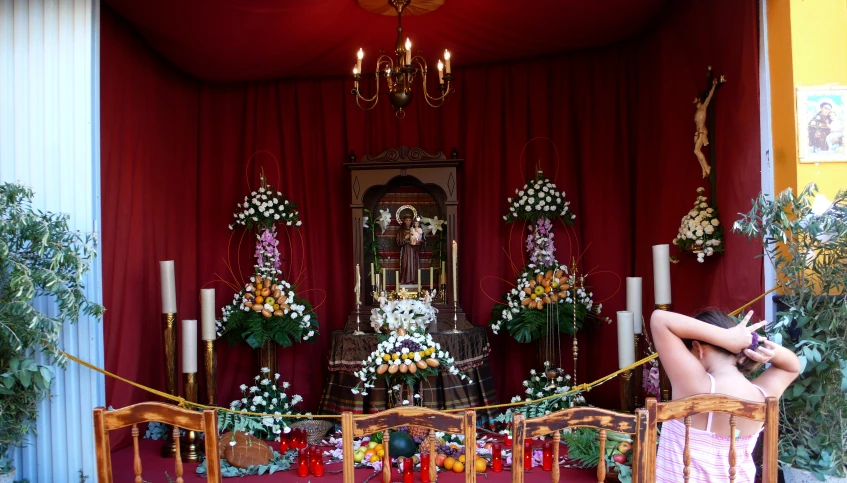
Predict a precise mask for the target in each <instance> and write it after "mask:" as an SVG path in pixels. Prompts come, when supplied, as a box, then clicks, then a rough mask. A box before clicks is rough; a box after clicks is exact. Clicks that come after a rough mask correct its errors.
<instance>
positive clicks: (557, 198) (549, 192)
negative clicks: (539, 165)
mask: <svg viewBox="0 0 847 483" xmlns="http://www.w3.org/2000/svg"><path fill="white" fill-rule="evenodd" d="M515 195H516V196H515V197H514V198H508V202H509V213H508V214H506V215H504V216H503V219H504V220H506V223H513V222H515V221H518V220H527V221H530V222H533V223H534V222H535V221H536V220H538V219H539V218H547V219H550V220H552V219H555V218H557V217H559V218H561V219H562V221H564V222H565V223H567V224H571V223H573V220H574V219H575V218H576V215H575V214H573V213H571V211H570V204H571V203H570V201H565V192H564V191H559V189H558V188H556V184H555V183H553V182H551V181H550V180H548V179H547V178H545V177H544V173H542V172H541V171H540V170H539V171H538V172H537V173H536V176H535V180H533V181H530V182H529V183H527V184H525V185H523V189H516V190H515Z"/></svg>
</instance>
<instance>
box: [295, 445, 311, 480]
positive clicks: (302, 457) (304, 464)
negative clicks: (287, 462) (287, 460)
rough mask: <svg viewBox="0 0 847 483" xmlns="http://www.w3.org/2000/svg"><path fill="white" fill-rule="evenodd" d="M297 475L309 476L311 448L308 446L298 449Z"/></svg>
mask: <svg viewBox="0 0 847 483" xmlns="http://www.w3.org/2000/svg"><path fill="white" fill-rule="evenodd" d="M297 476H299V477H305V476H309V450H308V449H306V448H301V449H299V450H298V451H297Z"/></svg>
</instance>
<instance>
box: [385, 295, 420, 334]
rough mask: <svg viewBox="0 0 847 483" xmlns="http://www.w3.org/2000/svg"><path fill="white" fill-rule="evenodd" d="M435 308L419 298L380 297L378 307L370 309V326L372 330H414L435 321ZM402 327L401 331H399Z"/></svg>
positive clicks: (403, 331)
mask: <svg viewBox="0 0 847 483" xmlns="http://www.w3.org/2000/svg"><path fill="white" fill-rule="evenodd" d="M435 312H436V309H435V307H433V306H432V305H431V304H428V303H426V302H424V301H421V300H413V299H402V300H386V299H385V298H382V299H380V305H379V307H377V308H375V309H373V310H371V327H373V329H374V332H384V330H385V329H387V330H388V331H390V332H398V331H399V332H400V334H401V335H402V333H405V332H414V331H416V330H418V329H425V328H426V326H427V325H428V324H431V323H433V322H435ZM400 329H402V331H400Z"/></svg>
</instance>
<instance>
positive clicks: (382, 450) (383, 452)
mask: <svg viewBox="0 0 847 483" xmlns="http://www.w3.org/2000/svg"><path fill="white" fill-rule="evenodd" d="M376 455H377V456H379V457H380V458H382V457H383V456H385V450H384V449H382V448H380V449H378V450H376Z"/></svg>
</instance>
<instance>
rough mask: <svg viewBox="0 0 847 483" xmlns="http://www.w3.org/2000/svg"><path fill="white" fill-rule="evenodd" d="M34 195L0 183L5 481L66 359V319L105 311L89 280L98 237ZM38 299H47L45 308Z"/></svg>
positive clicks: (0, 467)
mask: <svg viewBox="0 0 847 483" xmlns="http://www.w3.org/2000/svg"><path fill="white" fill-rule="evenodd" d="M32 197H33V193H32V191H31V190H30V189H28V188H25V187H23V186H20V185H16V184H10V183H5V184H3V185H0V407H2V408H3V410H2V411H0V482H5V481H9V482H11V481H13V480H14V478H15V476H14V474H15V469H14V468H13V467H12V460H11V454H10V452H11V450H12V448H14V447H16V446H19V445H20V444H21V443H23V440H24V438H25V437H26V436H27V434H29V432H30V431H32V430H33V423H34V422H35V420H36V418H37V417H38V403H39V402H40V401H41V400H43V399H44V398H45V397H46V396H48V394H49V390H50V383H51V379H52V370H51V368H50V366H49V365H46V364H58V365H59V366H63V365H64V363H65V360H64V358H63V357H61V355H60V353H59V337H60V336H61V333H62V326H63V325H64V323H65V321H70V322H75V321H77V320H78V319H79V316H80V314H84V315H88V316H94V317H97V318H100V317H101V316H102V314H103V307H102V306H100V305H98V304H96V303H93V302H90V301H88V299H87V298H86V297H85V293H84V288H85V287H84V285H83V279H84V277H85V274H86V273H87V272H88V270H89V264H90V262H91V260H92V259H93V258H94V257H95V256H96V252H95V250H94V248H93V246H94V235H85V234H82V233H80V232H78V231H74V230H71V229H70V228H69V227H68V216H67V215H63V214H53V213H45V212H42V211H37V210H34V209H33V208H32ZM36 297H38V298H39V300H45V301H47V303H46V304H39V305H38V307H39V308H40V309H39V308H36V307H34V306H33V300H34V299H35V298H36ZM48 307H49V309H48ZM39 353H40V354H41V356H42V357H41V358H39V359H36V356H37V355H38V354H39ZM37 360H38V361H42V362H44V363H45V364H40V363H39V362H37Z"/></svg>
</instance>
